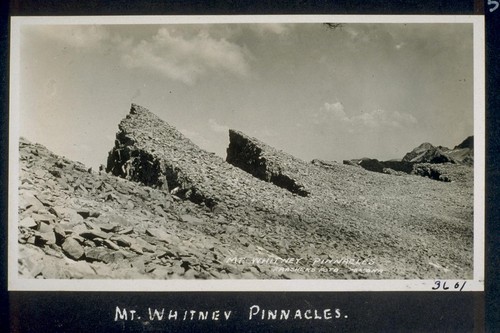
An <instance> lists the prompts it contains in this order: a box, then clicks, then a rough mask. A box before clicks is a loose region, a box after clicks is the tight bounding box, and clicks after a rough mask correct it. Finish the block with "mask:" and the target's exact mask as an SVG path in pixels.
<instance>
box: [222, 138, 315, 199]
mask: <svg viewBox="0 0 500 333" xmlns="http://www.w3.org/2000/svg"><path fill="white" fill-rule="evenodd" d="M226 161H227V162H228V163H230V164H232V165H234V166H236V167H238V168H240V169H242V170H245V171H246V172H248V173H250V174H252V175H253V176H255V177H257V178H259V179H262V180H264V181H266V182H271V183H273V184H275V185H276V186H279V187H281V188H284V189H286V190H288V191H290V192H292V193H296V194H298V195H300V196H303V197H305V196H307V195H308V194H309V192H308V191H307V190H306V189H305V188H304V185H302V184H300V181H298V180H297V179H295V178H296V177H297V176H298V175H297V173H296V172H294V171H296V170H297V166H296V165H298V167H302V168H304V167H305V166H304V164H305V162H303V161H300V160H298V159H297V158H294V157H293V156H290V155H288V154H285V153H283V152H280V151H277V150H276V149H274V148H272V147H270V146H268V145H266V144H265V143H263V142H261V141H259V140H257V139H255V138H251V137H249V136H247V135H245V134H243V133H242V132H238V131H235V130H229V147H228V148H227V158H226Z"/></svg>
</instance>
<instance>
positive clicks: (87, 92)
mask: <svg viewBox="0 0 500 333" xmlns="http://www.w3.org/2000/svg"><path fill="white" fill-rule="evenodd" d="M472 28H473V27H472V24H465V23H463V24H354V23H346V24H344V25H343V27H342V28H341V29H335V30H331V29H328V28H326V27H325V26H324V25H322V24H312V23H311V24H306V23H301V24H211V25H207V24H203V25H202V24H200V25H94V26H92V25H73V26H50V25H46V26H41V25H33V26H23V27H22V28H21V59H20V77H19V79H20V86H21V87H20V96H21V97H20V119H21V122H20V134H21V135H22V136H24V137H26V138H28V139H29V140H31V141H34V142H38V143H41V144H44V145H45V146H47V148H49V149H50V150H52V151H53V152H55V153H57V154H60V155H64V156H66V157H68V158H70V159H73V160H78V161H81V162H83V163H85V164H86V165H88V166H92V167H94V168H96V167H97V166H98V165H99V164H106V159H107V153H108V151H109V150H110V149H111V148H112V147H113V144H114V136H115V134H116V132H117V130H118V123H119V122H120V120H121V119H122V118H123V117H125V115H126V114H127V113H128V112H129V109H130V103H131V102H134V103H137V104H140V105H142V106H144V107H146V108H148V109H150V110H151V111H152V112H154V113H155V114H157V115H158V116H159V117H160V118H162V119H163V120H165V121H167V122H168V123H169V124H171V125H173V126H175V127H176V128H177V129H179V130H180V131H181V132H183V133H184V134H185V135H186V136H187V137H189V138H190V139H191V140H193V141H194V142H195V143H197V144H198V145H199V146H200V147H202V148H204V149H206V150H209V151H213V152H215V153H217V154H218V155H220V156H222V157H224V158H225V156H226V154H225V149H226V148H227V145H228V140H229V139H228V129H229V128H234V129H238V130H241V131H243V132H245V133H247V134H249V135H251V136H254V137H257V138H258V139H260V140H262V141H264V142H266V143H268V144H270V145H272V146H274V147H276V148H279V149H282V150H284V151H286V152H289V153H291V154H293V155H295V156H297V157H299V158H302V159H304V160H306V161H309V160H311V159H313V158H321V159H326V160H337V161H341V160H343V159H351V158H361V157H372V158H378V159H380V160H387V159H392V158H402V157H403V156H404V154H405V153H406V152H408V151H410V150H411V149H413V148H414V147H416V146H417V145H419V144H421V143H422V142H430V143H432V144H434V145H444V146H448V147H450V148H452V147H453V146H455V145H457V144H459V143H460V142H461V141H462V140H463V139H465V138H466V137H467V136H469V135H472V134H473V57H472V55H473V44H472Z"/></svg>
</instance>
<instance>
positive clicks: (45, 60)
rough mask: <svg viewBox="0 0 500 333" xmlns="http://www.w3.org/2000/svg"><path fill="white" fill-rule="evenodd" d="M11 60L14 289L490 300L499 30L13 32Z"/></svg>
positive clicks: (409, 26)
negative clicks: (487, 228)
mask: <svg viewBox="0 0 500 333" xmlns="http://www.w3.org/2000/svg"><path fill="white" fill-rule="evenodd" d="M10 59H11V65H10V66H11V72H10V134H9V135H10V143H9V144H10V157H9V158H10V162H9V173H10V175H11V178H10V181H9V212H10V214H9V272H8V273H9V289H10V290H84V291H85V290H95V291H100V290H106V291H109V290H117V291H119V290H137V291H149V290H163V291H164V290H186V291H191V290H192V291H206V290H218V291H225V290H227V291H262V290H264V291H266V290H270V291H284V290H295V291H301V290H305V291H308V290H309V291H317V290H319V291H321V290H323V291H338V290H342V291H372V290H373V291H391V290H398V291H405V290H414V291H419V290H427V291H429V290H431V289H439V288H443V287H445V288H451V289H456V290H457V291H459V290H460V291H461V290H464V291H481V290H483V288H484V158H485V156H484V154H485V152H484V150H485V148H484V142H485V134H484V112H485V110H484V108H485V105H484V98H485V95H484V94H485V92H484V75H485V73H484V22H483V18H482V17H480V16H439V15H438V16H432V17H428V16H413V17H409V16H390V17H389V16H386V17H382V16H329V15H324V16H284V15H283V16H253V17H252V16H243V17H236V16H225V17H220V16H211V17H208V16H207V17H203V16H192V17H182V16H180V17H161V16H158V17H134V16H130V17H127V16H123V17H78V18H75V17H67V16H62V17H51V18H43V17H14V18H12V29H11V58H10ZM12 175H14V176H13V177H12ZM367 280H368V281H367ZM440 280H449V281H453V283H451V284H449V285H448V286H445V285H443V284H442V283H441V282H439V281H440ZM255 311H257V309H255ZM255 315H260V314H259V313H258V312H256V313H255ZM333 315H335V311H333Z"/></svg>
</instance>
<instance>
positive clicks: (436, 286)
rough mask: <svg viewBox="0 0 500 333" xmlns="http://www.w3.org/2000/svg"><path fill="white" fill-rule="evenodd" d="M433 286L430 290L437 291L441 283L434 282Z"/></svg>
mask: <svg viewBox="0 0 500 333" xmlns="http://www.w3.org/2000/svg"><path fill="white" fill-rule="evenodd" d="M434 284H435V286H434V287H432V290H438V289H439V287H440V286H441V281H435V282H434Z"/></svg>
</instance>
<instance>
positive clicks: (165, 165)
mask: <svg viewBox="0 0 500 333" xmlns="http://www.w3.org/2000/svg"><path fill="white" fill-rule="evenodd" d="M119 128H120V131H119V133H118V134H117V141H116V145H115V147H114V148H113V150H112V151H111V152H110V155H109V159H108V166H107V169H108V171H109V173H106V172H104V171H101V172H95V171H91V172H89V171H88V168H87V167H85V166H84V165H82V164H81V163H79V162H73V161H70V160H68V159H65V158H64V157H60V156H57V155H54V154H53V153H51V152H50V151H48V150H47V149H46V148H45V147H43V146H41V145H39V144H33V143H30V142H28V141H26V140H24V139H21V140H20V145H19V148H20V166H19V167H20V178H19V203H20V205H19V210H18V213H19V221H24V222H23V223H20V224H19V226H18V230H19V235H18V242H19V258H18V259H19V260H18V262H19V274H20V275H21V276H23V277H26V278H62V279H66V278H102V279H136V278H140V279H182V278H185V279H191V278H195V279H230V278H235V279H247V278H258V279H287V278H301V279H316V278H320V279H366V278H368V279H393V278H406V279H420V278H424V279H429V278H437V277H439V278H460V279H466V278H471V277H472V255H473V251H472V249H473V248H472V240H473V237H472V230H473V219H472V217H473V209H472V207H473V205H472V203H473V200H472V188H473V187H472V180H471V178H470V177H468V176H467V170H468V169H471V168H470V167H468V169H463V170H462V171H461V172H463V174H462V175H463V180H461V181H452V182H436V181H433V180H431V179H428V178H424V177H415V176H412V175H408V174H405V175H402V176H399V177H395V176H394V175H389V174H383V173H373V172H369V171H367V170H364V169H362V168H359V167H357V168H354V167H352V166H349V165H342V164H340V163H326V164H322V165H319V163H305V162H304V161H300V160H298V159H295V158H291V157H289V156H287V155H286V154H285V153H283V152H280V153H276V156H274V157H271V156H270V157H268V161H272V163H276V165H277V166H278V167H279V168H281V170H283V171H284V172H285V173H286V174H287V175H289V177H290V179H292V180H294V181H295V182H296V183H297V184H300V185H301V186H302V188H303V189H305V190H306V191H307V193H308V194H307V195H306V196H302V195H298V194H297V193H293V192H291V191H290V190H288V189H286V188H282V187H280V186H277V185H275V184H273V183H270V182H266V181H263V180H261V179H259V178H257V177H255V176H253V175H252V174H250V173H248V172H246V171H243V170H241V169H239V168H237V167H235V166H233V165H231V164H229V163H227V162H225V161H224V160H223V159H222V158H219V157H217V156H215V155H214V154H211V153H208V152H205V151H203V150H201V149H200V148H198V147H197V146H196V145H194V144H193V143H192V142H191V141H190V140H188V139H187V138H185V137H184V136H182V135H181V134H180V133H179V132H178V131H176V130H175V128H173V127H171V126H170V125H168V124H167V123H165V122H164V121H162V120H161V119H160V118H158V117H157V116H155V115H153V114H152V113H150V112H149V111H147V110H145V109H143V108H141V107H139V106H135V105H133V106H132V109H131V113H130V114H129V115H128V116H127V118H126V119H124V120H123V121H122V122H121V123H120V126H119ZM254 143H255V140H254ZM461 149H462V148H461ZM264 150H265V153H269V152H270V151H271V150H270V149H268V148H266V149H264ZM285 161H286V162H287V163H288V162H289V165H286V163H284V162H285ZM127 163H128V164H127ZM325 165H327V167H325ZM439 166H440V167H443V168H447V165H446V164H443V165H439ZM465 167H466V166H464V168H465ZM266 168H267V164H266ZM53 169H57V170H58V172H50V171H49V170H53ZM450 170H451V169H450ZM444 171H446V170H443V172H444ZM447 172H448V171H447ZM450 172H451V171H450ZM442 174H444V173H442ZM127 178H128V179H127ZM461 179H462V178H461ZM28 218H31V219H33V221H35V224H36V225H39V224H40V223H44V224H45V225H46V226H44V228H46V227H48V228H49V229H51V230H52V233H53V234H54V238H55V243H52V242H53V240H54V238H52V236H50V239H49V237H47V236H40V233H39V231H38V230H36V227H35V225H34V224H33V222H32V220H30V219H28ZM45 231H49V230H45ZM44 237H45V238H44ZM47 241H48V242H47ZM65 244H66V245H65ZM82 249H83V252H82ZM277 258H278V259H286V258H302V261H301V263H300V264H293V263H285V264H270V263H269V261H270V260H272V259H274V260H277ZM257 259H261V260H257ZM316 259H318V260H324V261H325V260H330V261H332V260H341V262H337V263H336V264H333V263H330V264H322V265H316V266H315V268H316V270H315V271H306V270H304V269H311V268H312V267H314V266H313V262H314V260H316ZM363 259H371V260H373V265H371V266H369V267H359V266H356V265H355V264H353V262H355V261H356V260H363ZM342 260H343V261H342ZM429 262H432V263H433V264H434V265H435V266H432V265H430V264H429ZM71 263H79V264H78V266H75V267H78V269H75V271H73V272H72V270H71V267H72V264H71ZM319 267H322V268H327V269H326V271H321V270H319ZM335 267H336V268H339V271H338V272H332V271H328V268H335ZM436 267H442V268H440V269H437V268H436ZM276 268H282V270H277V269H276ZM297 268H298V269H303V270H302V271H300V270H299V271H290V269H297ZM354 268H361V269H366V268H370V269H380V270H381V272H380V273H366V272H363V271H360V270H356V269H354ZM285 269H289V270H288V271H286V270H285Z"/></svg>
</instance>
